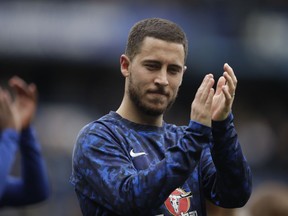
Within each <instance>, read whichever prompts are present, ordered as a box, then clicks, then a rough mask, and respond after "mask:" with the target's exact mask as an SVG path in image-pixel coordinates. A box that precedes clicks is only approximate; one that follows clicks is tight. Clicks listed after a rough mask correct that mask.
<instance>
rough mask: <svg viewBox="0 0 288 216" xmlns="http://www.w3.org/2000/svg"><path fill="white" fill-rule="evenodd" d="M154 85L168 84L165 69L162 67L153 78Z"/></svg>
mask: <svg viewBox="0 0 288 216" xmlns="http://www.w3.org/2000/svg"><path fill="white" fill-rule="evenodd" d="M154 82H155V84H156V85H161V86H167V85H168V84H169V82H168V78H167V72H166V70H164V69H162V70H160V71H159V72H158V73H157V76H156V78H155V80H154Z"/></svg>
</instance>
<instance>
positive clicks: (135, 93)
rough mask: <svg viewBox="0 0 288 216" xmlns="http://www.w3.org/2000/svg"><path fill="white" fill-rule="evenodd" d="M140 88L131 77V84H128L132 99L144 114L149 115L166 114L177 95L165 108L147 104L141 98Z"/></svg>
mask: <svg viewBox="0 0 288 216" xmlns="http://www.w3.org/2000/svg"><path fill="white" fill-rule="evenodd" d="M140 92H141V91H140V89H139V88H138V87H137V85H135V84H134V83H133V79H132V78H131V77H130V79H129V85H128V95H129V97H130V99H131V101H132V102H133V103H134V104H135V106H136V107H137V108H138V109H139V110H140V111H141V112H143V113H144V114H146V115H149V116H155V117H156V116H159V115H162V114H164V113H165V112H166V111H167V110H169V109H170V108H171V107H172V105H173V104H174V102H175V100H176V96H177V93H176V96H175V97H174V98H172V99H171V101H169V103H168V105H167V106H166V107H164V108H153V107H152V106H150V105H149V104H146V103H145V102H143V100H141V95H140Z"/></svg>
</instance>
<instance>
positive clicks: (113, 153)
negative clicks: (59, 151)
mask: <svg viewBox="0 0 288 216" xmlns="http://www.w3.org/2000/svg"><path fill="white" fill-rule="evenodd" d="M195 124H197V123H195V122H191V123H190V125H189V127H188V128H187V130H186V131H185V132H184V135H183V137H181V138H179V140H178V143H175V145H174V146H172V147H170V148H168V149H167V151H166V153H165V157H163V159H162V160H160V161H159V162H158V163H156V164H152V165H150V166H149V167H148V168H147V169H144V170H140V171H138V170H137V169H136V168H135V167H134V166H133V163H132V161H131V158H130V156H129V153H128V152H127V149H126V150H125V149H123V148H122V147H121V145H125V143H124V144H123V143H122V144H121V141H120V140H117V139H115V136H114V135H113V134H112V133H109V129H107V128H106V129H105V128H104V127H103V126H102V127H101V126H98V127H97V128H96V130H95V129H94V132H93V131H92V132H91V131H89V132H88V133H87V131H86V132H85V131H82V132H81V134H80V136H79V138H78V141H77V143H76V148H75V150H74V156H73V173H72V176H74V178H72V183H74V185H75V188H76V190H78V191H80V192H81V193H82V194H84V195H85V196H86V197H90V199H93V201H95V202H96V203H98V204H100V205H101V206H104V207H105V208H106V209H109V210H110V211H114V212H117V213H118V214H122V215H147V214H148V213H149V211H151V209H156V208H158V207H159V206H161V205H162V204H163V203H164V201H165V200H166V199H167V197H168V196H169V195H170V193H171V192H172V191H173V190H174V189H176V188H177V187H179V186H182V185H183V183H184V182H185V181H186V179H187V178H188V176H189V175H190V174H191V172H192V171H193V170H194V168H195V167H196V166H197V165H198V161H199V158H200V155H201V151H202V146H203V145H205V144H207V143H209V141H208V139H209V136H208V135H207V134H210V133H211V129H210V128H205V126H201V125H198V127H195V126H193V125H195ZM95 131H96V132H95ZM110 131H111V130H110ZM122 142H123V141H122ZM73 179H74V180H73ZM83 179H84V180H83ZM88 185H89V186H88ZM147 211H148V212H147Z"/></svg>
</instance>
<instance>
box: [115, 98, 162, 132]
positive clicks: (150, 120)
mask: <svg viewBox="0 0 288 216" xmlns="http://www.w3.org/2000/svg"><path fill="white" fill-rule="evenodd" d="M116 112H117V113H118V114H119V115H120V116H121V117H122V118H125V119H127V120H129V121H131V122H134V123H137V124H142V125H151V126H157V127H161V126H162V124H163V114H161V115H158V116H151V115H148V114H146V113H144V112H143V111H141V110H139V109H138V108H137V107H136V106H135V105H134V104H133V103H132V102H131V101H130V100H126V99H125V97H124V99H123V101H122V103H121V105H120V107H119V108H118V109H117V111H116Z"/></svg>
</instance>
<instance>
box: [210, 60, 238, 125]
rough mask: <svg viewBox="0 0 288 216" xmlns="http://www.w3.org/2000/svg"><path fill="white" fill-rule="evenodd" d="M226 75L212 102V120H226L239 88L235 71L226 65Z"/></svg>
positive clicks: (219, 82)
mask: <svg viewBox="0 0 288 216" xmlns="http://www.w3.org/2000/svg"><path fill="white" fill-rule="evenodd" d="M223 68H224V73H223V76H221V77H220V78H219V80H218V82H217V87H216V92H215V95H214V97H213V102H212V109H211V111H212V120H213V121H223V120H225V119H226V118H227V117H228V115H229V113H230V112H231V109H232V104H233V101H234V97H235V91H236V87H237V78H236V76H235V74H234V71H233V69H232V68H231V67H230V66H229V65H228V64H227V63H225V64H224V67H223Z"/></svg>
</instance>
